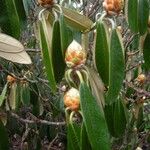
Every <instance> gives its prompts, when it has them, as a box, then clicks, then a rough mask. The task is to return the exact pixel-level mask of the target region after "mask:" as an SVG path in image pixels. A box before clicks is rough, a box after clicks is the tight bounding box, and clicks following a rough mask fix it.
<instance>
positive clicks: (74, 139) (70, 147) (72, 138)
mask: <svg viewBox="0 0 150 150" xmlns="http://www.w3.org/2000/svg"><path fill="white" fill-rule="evenodd" d="M79 135H80V128H79V125H77V124H76V123H68V125H67V141H68V143H67V150H79V148H80V145H79V140H80V136H79Z"/></svg>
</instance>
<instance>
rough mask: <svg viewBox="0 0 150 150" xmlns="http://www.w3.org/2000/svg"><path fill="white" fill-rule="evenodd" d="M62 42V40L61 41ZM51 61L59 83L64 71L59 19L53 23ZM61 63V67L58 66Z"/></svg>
mask: <svg viewBox="0 0 150 150" xmlns="http://www.w3.org/2000/svg"><path fill="white" fill-rule="evenodd" d="M62 42H63V41H62ZM51 55H52V61H53V70H54V76H55V80H56V82H57V83H59V82H60V81H61V80H62V78H63V76H64V73H65V68H66V64H65V61H64V58H63V54H62V51H61V35H60V23H59V20H55V21H54V23H53V33H52V50H51ZM60 64H61V67H60Z"/></svg>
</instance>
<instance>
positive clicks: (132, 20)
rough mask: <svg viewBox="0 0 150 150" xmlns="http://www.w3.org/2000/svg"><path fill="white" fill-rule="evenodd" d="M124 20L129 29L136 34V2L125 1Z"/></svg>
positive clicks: (133, 0)
mask: <svg viewBox="0 0 150 150" xmlns="http://www.w3.org/2000/svg"><path fill="white" fill-rule="evenodd" d="M126 7H127V8H126V10H127V12H126V15H127V16H126V18H127V22H128V24H129V28H130V29H131V30H132V31H133V32H136V33H137V32H138V31H139V28H138V0H127V5H126Z"/></svg>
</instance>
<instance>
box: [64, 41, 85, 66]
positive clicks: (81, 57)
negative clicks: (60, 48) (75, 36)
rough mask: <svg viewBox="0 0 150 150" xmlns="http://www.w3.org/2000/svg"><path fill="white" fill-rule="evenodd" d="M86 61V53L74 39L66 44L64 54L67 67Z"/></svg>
mask: <svg viewBox="0 0 150 150" xmlns="http://www.w3.org/2000/svg"><path fill="white" fill-rule="evenodd" d="M85 61H86V53H85V51H84V50H83V49H82V47H81V45H80V44H79V43H77V42H76V41H75V40H73V41H72V43H71V44H70V45H69V46H68V48H67V50H66V54H65V62H66V64H67V66H68V67H76V66H78V65H82V64H84V63H85Z"/></svg>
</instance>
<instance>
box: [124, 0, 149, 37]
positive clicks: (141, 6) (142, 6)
mask: <svg viewBox="0 0 150 150" xmlns="http://www.w3.org/2000/svg"><path fill="white" fill-rule="evenodd" d="M126 7H127V8H126V10H127V12H126V18H127V22H128V24H129V28H130V29H131V30H132V31H133V32H135V33H138V32H139V33H140V34H141V35H143V34H144V33H145V32H146V31H147V26H148V25H147V22H148V17H149V2H148V0H127V3H126Z"/></svg>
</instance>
